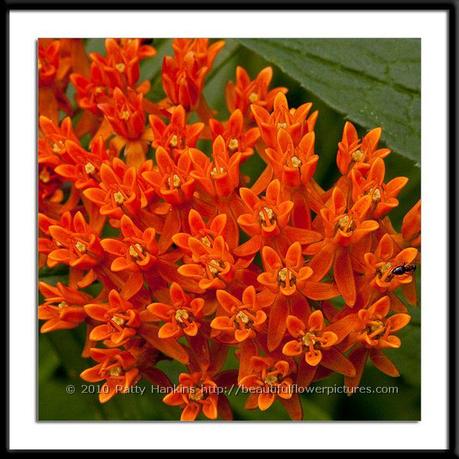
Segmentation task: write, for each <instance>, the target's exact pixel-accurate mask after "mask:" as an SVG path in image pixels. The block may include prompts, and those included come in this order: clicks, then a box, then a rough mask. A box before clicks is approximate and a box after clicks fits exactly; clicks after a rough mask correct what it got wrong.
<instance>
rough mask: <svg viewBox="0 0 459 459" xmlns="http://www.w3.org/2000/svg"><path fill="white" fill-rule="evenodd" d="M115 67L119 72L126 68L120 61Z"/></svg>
mask: <svg viewBox="0 0 459 459" xmlns="http://www.w3.org/2000/svg"><path fill="white" fill-rule="evenodd" d="M115 68H116V70H118V72H120V73H123V72H124V71H125V70H126V66H125V65H124V64H123V63H122V62H120V63H119V64H116V65H115Z"/></svg>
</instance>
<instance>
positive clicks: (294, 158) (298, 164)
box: [291, 156, 303, 167]
mask: <svg viewBox="0 0 459 459" xmlns="http://www.w3.org/2000/svg"><path fill="white" fill-rule="evenodd" d="M291 161H292V166H293V167H301V165H302V164H303V163H302V162H301V159H300V158H298V156H292V158H291Z"/></svg>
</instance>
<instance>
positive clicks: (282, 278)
mask: <svg viewBox="0 0 459 459" xmlns="http://www.w3.org/2000/svg"><path fill="white" fill-rule="evenodd" d="M287 281H288V282H289V284H294V283H295V282H296V276H295V274H293V273H292V271H290V269H288V268H282V269H280V270H279V272H278V273H277V282H278V284H279V285H281V286H282V287H285V286H286V284H287Z"/></svg>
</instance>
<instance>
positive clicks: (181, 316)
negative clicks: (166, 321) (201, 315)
mask: <svg viewBox="0 0 459 459" xmlns="http://www.w3.org/2000/svg"><path fill="white" fill-rule="evenodd" d="M189 318H190V315H189V314H188V311H187V310H186V309H177V311H175V320H176V321H177V322H180V323H183V322H184V321H185V320H188V319H189Z"/></svg>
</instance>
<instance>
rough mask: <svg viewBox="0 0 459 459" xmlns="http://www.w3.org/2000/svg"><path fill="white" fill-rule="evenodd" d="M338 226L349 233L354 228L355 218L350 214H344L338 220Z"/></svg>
mask: <svg viewBox="0 0 459 459" xmlns="http://www.w3.org/2000/svg"><path fill="white" fill-rule="evenodd" d="M338 228H339V229H340V230H341V231H344V232H345V233H349V232H351V231H353V230H354V228H355V224H354V220H353V219H352V218H351V217H349V215H344V216H343V217H341V218H340V219H339V220H338Z"/></svg>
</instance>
